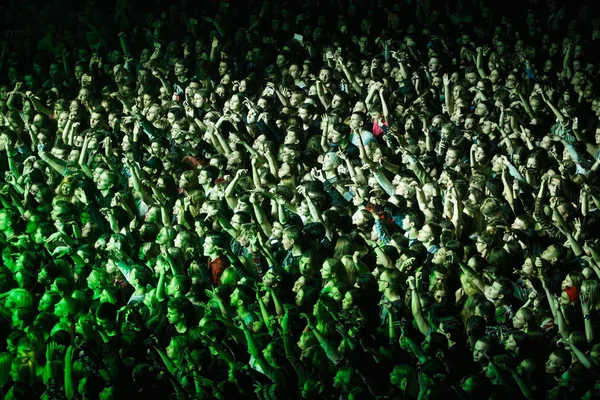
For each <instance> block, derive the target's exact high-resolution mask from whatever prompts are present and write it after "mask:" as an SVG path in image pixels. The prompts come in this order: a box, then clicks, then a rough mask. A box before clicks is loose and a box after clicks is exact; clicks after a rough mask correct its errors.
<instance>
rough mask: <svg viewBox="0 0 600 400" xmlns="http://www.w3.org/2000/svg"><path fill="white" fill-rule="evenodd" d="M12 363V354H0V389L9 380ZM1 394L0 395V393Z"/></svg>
mask: <svg viewBox="0 0 600 400" xmlns="http://www.w3.org/2000/svg"><path fill="white" fill-rule="evenodd" d="M12 362H13V356H12V354H10V353H8V352H6V353H0V388H2V387H4V385H6V383H7V382H8V381H9V380H10V379H11V378H10V368H11V365H12ZM0 394H1V393H0Z"/></svg>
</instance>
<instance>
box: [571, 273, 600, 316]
mask: <svg viewBox="0 0 600 400" xmlns="http://www.w3.org/2000/svg"><path fill="white" fill-rule="evenodd" d="M571 279H572V277H571ZM581 291H582V292H584V291H585V293H586V294H587V295H588V296H589V304H590V310H600V284H598V281H596V280H593V279H589V280H585V281H583V282H582V283H581Z"/></svg>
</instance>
